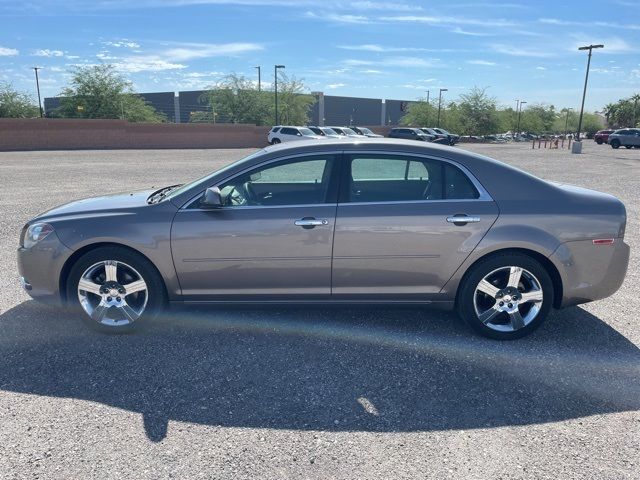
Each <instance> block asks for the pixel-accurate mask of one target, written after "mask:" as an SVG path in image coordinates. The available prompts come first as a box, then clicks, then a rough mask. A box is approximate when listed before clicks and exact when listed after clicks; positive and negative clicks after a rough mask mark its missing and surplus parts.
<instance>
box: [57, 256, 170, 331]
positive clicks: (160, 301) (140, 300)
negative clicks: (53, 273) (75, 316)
mask: <svg viewBox="0 0 640 480" xmlns="http://www.w3.org/2000/svg"><path fill="white" fill-rule="evenodd" d="M164 292H165V291H164V284H163V282H162V280H161V278H160V276H159V275H158V273H157V272H156V270H155V268H154V267H153V265H152V264H151V262H149V260H147V259H146V258H144V257H143V256H141V255H138V254H136V253H134V252H132V251H130V250H128V249H125V248H121V247H103V248H98V249H96V250H92V251H90V252H88V253H86V254H85V255H83V256H82V257H80V259H78V261H77V262H76V263H75V264H74V265H73V267H72V268H71V271H70V273H69V277H68V279H67V301H68V303H69V305H70V306H71V307H72V308H75V309H76V310H78V311H79V313H80V314H81V316H82V319H83V321H84V322H85V323H86V324H88V325H89V326H90V327H92V328H94V329H96V330H100V331H102V332H107V333H124V332H131V331H133V330H137V329H139V328H140V327H141V326H142V325H144V324H145V323H147V322H148V321H150V320H152V319H153V318H155V317H156V316H157V314H158V313H159V312H160V311H161V310H162V308H163V306H164V305H165V293H164Z"/></svg>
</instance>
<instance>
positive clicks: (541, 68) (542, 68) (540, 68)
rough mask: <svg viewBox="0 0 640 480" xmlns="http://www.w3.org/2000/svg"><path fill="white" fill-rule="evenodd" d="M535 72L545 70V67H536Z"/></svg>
mask: <svg viewBox="0 0 640 480" xmlns="http://www.w3.org/2000/svg"><path fill="white" fill-rule="evenodd" d="M536 70H546V68H545V67H536Z"/></svg>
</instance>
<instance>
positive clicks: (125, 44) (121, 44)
mask: <svg viewBox="0 0 640 480" xmlns="http://www.w3.org/2000/svg"><path fill="white" fill-rule="evenodd" d="M102 44H103V45H108V46H110V47H116V48H140V44H139V43H136V42H133V41H131V40H127V39H126V38H123V39H122V40H116V41H110V42H102Z"/></svg>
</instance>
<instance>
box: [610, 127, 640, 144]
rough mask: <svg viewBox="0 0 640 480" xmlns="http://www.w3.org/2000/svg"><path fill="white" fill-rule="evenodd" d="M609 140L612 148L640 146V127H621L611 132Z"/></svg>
mask: <svg viewBox="0 0 640 480" xmlns="http://www.w3.org/2000/svg"><path fill="white" fill-rule="evenodd" d="M608 141H609V145H611V147H612V148H620V147H626V148H640V129H638V128H621V129H620V130H616V131H615V132H613V133H610V134H609V140H608Z"/></svg>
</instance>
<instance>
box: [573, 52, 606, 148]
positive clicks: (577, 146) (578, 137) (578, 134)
mask: <svg viewBox="0 0 640 480" xmlns="http://www.w3.org/2000/svg"><path fill="white" fill-rule="evenodd" d="M594 48H604V45H587V46H585V47H579V48H578V50H589V56H588V58H587V73H586V75H585V77H584V90H583V91H582V105H581V106H580V118H579V119H578V132H577V136H576V141H575V142H574V143H573V147H572V148H571V153H582V142H581V140H580V130H582V115H583V113H584V99H585V98H586V96H587V82H588V81H589V67H590V66H591V52H592V50H593V49H594Z"/></svg>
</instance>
